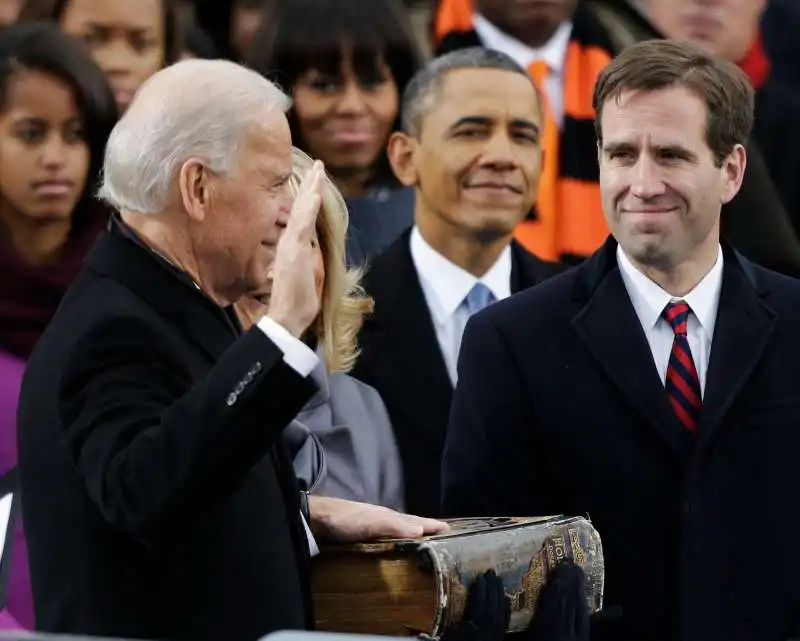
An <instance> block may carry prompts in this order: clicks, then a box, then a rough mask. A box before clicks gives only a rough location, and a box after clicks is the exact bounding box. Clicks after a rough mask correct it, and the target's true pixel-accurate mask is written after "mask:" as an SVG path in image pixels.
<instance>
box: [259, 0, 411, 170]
mask: <svg viewBox="0 0 800 641" xmlns="http://www.w3.org/2000/svg"><path fill="white" fill-rule="evenodd" d="M345 47H347V48H352V54H353V64H354V66H355V70H356V73H358V74H359V75H362V74H363V75H364V76H366V77H370V78H373V77H375V75H376V66H377V61H378V59H379V58H381V57H382V58H383V60H384V61H385V63H386V64H387V65H388V67H389V68H390V69H391V71H392V75H393V76H394V80H395V83H396V84H397V89H398V93H399V95H402V93H403V90H404V89H405V87H406V85H407V84H408V82H409V80H411V78H412V76H414V74H415V73H416V72H417V70H419V69H420V68H421V67H422V64H423V59H422V54H421V53H420V51H419V49H418V47H417V43H416V40H415V39H414V35H413V31H412V28H411V23H410V21H409V18H408V15H407V11H406V8H405V7H404V6H403V4H402V3H401V2H400V0H278V1H276V2H275V3H274V6H273V7H272V12H271V14H270V15H269V19H267V20H264V21H263V22H262V24H261V27H260V28H259V30H258V32H257V33H256V36H255V38H254V39H253V45H252V53H251V55H250V58H249V60H248V61H247V64H248V66H249V67H251V68H252V69H254V70H255V71H258V72H259V73H261V74H262V75H264V76H266V77H267V78H269V79H270V80H272V81H273V82H275V83H277V84H278V85H280V86H281V87H283V88H284V89H285V90H286V91H287V92H288V93H289V94H290V95H291V94H292V93H293V89H294V86H295V83H296V82H297V80H298V78H299V77H300V76H301V75H303V74H304V73H305V72H307V71H308V70H310V69H315V70H317V71H319V72H320V73H323V74H326V75H332V76H336V75H338V74H339V73H340V69H341V65H342V57H343V54H344V51H345ZM289 124H290V125H291V128H292V140H293V141H294V144H295V145H296V146H297V147H300V148H302V149H304V151H306V152H308V149H307V148H306V146H305V142H304V141H303V140H302V138H301V136H300V132H299V126H298V123H297V118H296V115H295V113H294V110H292V111H290V112H289ZM399 128H400V114H399V110H398V116H397V120H396V122H395V124H394V129H395V130H397V129H399ZM371 182H372V183H373V184H379V185H386V184H389V185H394V184H396V181H395V178H394V174H393V173H392V171H391V167H390V166H389V160H388V158H387V157H386V154H385V153H383V154H382V155H381V158H380V160H379V163H378V166H377V167H376V171H375V175H374V176H373V180H372V181H371Z"/></svg>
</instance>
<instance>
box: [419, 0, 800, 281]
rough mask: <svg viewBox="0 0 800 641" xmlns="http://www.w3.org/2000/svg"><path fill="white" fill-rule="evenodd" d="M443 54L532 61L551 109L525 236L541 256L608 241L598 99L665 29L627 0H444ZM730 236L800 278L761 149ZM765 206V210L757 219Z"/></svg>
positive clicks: (572, 255)
mask: <svg viewBox="0 0 800 641" xmlns="http://www.w3.org/2000/svg"><path fill="white" fill-rule="evenodd" d="M433 37H434V42H435V47H436V53H437V55H441V54H444V53H447V52H450V51H453V50H455V49H461V48H466V47H472V46H476V45H482V46H485V47H489V48H492V49H498V50H500V51H503V52H504V53H506V54H508V55H510V56H511V57H512V58H514V59H515V60H516V61H517V62H518V63H520V64H522V65H523V66H525V67H527V68H528V69H529V70H530V71H531V74H532V75H533V76H534V78H535V79H536V80H537V83H538V84H539V85H540V88H541V90H542V91H543V94H544V95H545V97H546V99H547V103H548V108H549V117H548V119H547V122H546V126H545V131H544V138H543V148H544V150H545V162H544V166H543V173H542V184H541V187H540V192H539V195H538V198H537V203H536V207H535V208H534V209H533V210H532V211H531V214H530V216H529V217H528V219H527V220H526V221H524V222H523V223H521V224H520V226H519V227H518V229H517V232H516V237H517V239H518V240H519V241H520V242H521V243H522V244H523V245H524V246H525V247H526V248H527V249H528V250H530V251H532V252H533V253H535V254H536V255H538V256H540V257H541V258H545V259H551V260H561V261H564V262H579V261H580V260H582V259H583V258H585V257H586V256H588V255H589V254H591V253H592V252H593V251H594V250H595V249H597V248H598V247H599V246H600V245H601V244H602V242H603V240H604V239H605V238H606V236H607V234H608V228H607V227H606V225H605V222H604V220H603V216H602V210H601V207H600V195H599V185H598V176H599V173H598V165H597V143H596V138H595V132H594V116H595V114H594V112H593V110H592V108H591V98H592V92H593V89H594V85H595V81H596V79H597V76H598V75H599V73H600V70H601V69H602V68H603V67H604V66H605V65H606V64H607V63H608V62H609V61H610V60H611V58H612V57H614V56H615V55H616V54H617V53H619V51H620V50H621V49H623V48H624V47H625V46H626V45H628V44H632V43H633V42H635V41H637V40H640V39H647V38H659V37H661V34H660V33H659V32H658V31H657V30H656V29H655V28H654V27H653V26H652V25H651V24H650V23H649V22H648V21H647V20H646V19H645V18H644V17H643V16H641V15H640V14H639V13H638V12H637V11H636V10H635V9H634V8H632V7H631V6H630V5H629V4H628V2H626V1H625V0H603V1H598V0H594V1H589V0H439V3H438V7H437V10H436V14H435V18H434V33H433ZM748 151H749V155H748V160H750V162H749V164H748V173H747V177H746V179H745V184H744V185H743V186H742V190H741V192H740V194H739V196H737V198H736V199H734V201H733V202H731V203H730V204H729V205H727V206H726V207H725V209H724V211H723V233H724V234H725V235H726V236H727V237H728V238H729V240H730V241H731V242H732V243H733V245H734V246H736V247H737V249H739V251H741V252H742V253H743V254H744V255H745V256H747V257H748V258H750V259H751V260H753V261H754V262H757V263H759V264H762V265H764V266H766V267H769V268H771V269H774V270H776V271H780V272H783V273H785V274H789V275H792V276H800V240H798V236H797V234H796V233H795V231H794V229H793V227H792V223H791V220H790V217H789V215H788V214H787V211H786V207H785V205H784V204H783V203H782V202H781V200H780V198H779V196H778V193H777V190H776V189H775V186H774V184H773V181H772V180H771V178H770V175H769V172H768V170H767V168H766V166H765V164H764V161H763V158H761V156H760V154H759V153H758V150H756V149H755V148H753V149H749V150H748ZM754 211H757V212H758V214H759V215H758V216H753V215H752V214H753V212H754Z"/></svg>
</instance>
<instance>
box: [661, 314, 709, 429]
mask: <svg viewBox="0 0 800 641" xmlns="http://www.w3.org/2000/svg"><path fill="white" fill-rule="evenodd" d="M691 311H692V310H691V309H690V308H689V305H687V304H686V303H684V302H683V301H682V300H679V301H676V302H674V303H669V304H668V305H667V306H666V307H665V308H664V313H663V314H662V315H663V316H664V318H665V319H666V320H667V322H668V323H669V324H670V325H672V331H674V332H675V339H674V340H673V341H672V352H671V353H670V355H669V365H668V366H667V380H666V388H667V394H668V395H669V400H670V403H672V407H673V409H674V410H675V414H676V415H677V417H678V420H679V421H680V422H681V423H683V425H684V427H685V428H686V429H687V430H689V431H690V432H695V431H696V430H697V425H698V423H699V422H700V412H701V411H702V409H703V400H702V395H701V392H700V379H699V378H698V376H697V368H695V366H694V360H693V359H692V350H691V348H690V347H689V341H688V339H687V338H686V322H687V320H688V319H689V313H690V312H691Z"/></svg>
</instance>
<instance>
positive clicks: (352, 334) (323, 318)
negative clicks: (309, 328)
mask: <svg viewBox="0 0 800 641" xmlns="http://www.w3.org/2000/svg"><path fill="white" fill-rule="evenodd" d="M292 151H293V163H292V177H291V180H290V189H291V190H292V193H293V194H297V190H298V188H299V187H300V182H301V181H302V180H303V177H304V176H305V175H306V173H307V172H308V171H309V170H310V169H311V165H312V164H313V160H312V159H311V158H310V157H309V156H308V155H306V154H305V153H304V152H302V151H300V150H299V149H297V148H295V149H293V150H292ZM347 224H348V214H347V205H345V202H344V198H342V194H341V193H340V192H339V190H338V189H337V188H336V185H334V184H333V182H332V181H331V179H330V178H326V184H325V189H324V192H323V194H322V205H321V207H320V211H319V216H318V217H317V235H318V237H319V246H320V249H321V250H322V259H323V263H324V264H325V283H324V286H323V288H322V301H321V305H320V313H319V316H318V317H317V320H316V323H315V325H314V331H315V332H316V335H317V339H318V341H319V345H320V346H321V347H322V350H323V354H324V360H325V366H326V368H327V370H328V371H329V372H349V371H350V370H351V369H352V368H353V365H355V361H356V358H358V346H357V342H356V337H357V335H358V331H359V330H360V329H361V325H362V323H363V322H364V316H365V315H366V314H369V313H370V312H371V311H372V309H373V301H372V299H371V298H369V297H367V296H366V294H365V293H364V290H363V289H362V287H361V284H360V283H361V276H362V271H361V270H360V269H348V268H347V264H346V258H345V241H346V235H347Z"/></svg>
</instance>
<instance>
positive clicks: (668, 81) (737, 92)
mask: <svg viewBox="0 0 800 641" xmlns="http://www.w3.org/2000/svg"><path fill="white" fill-rule="evenodd" d="M670 87H684V88H686V89H688V90H689V91H691V92H692V93H694V94H695V95H696V96H697V97H698V98H700V99H701V100H702V101H703V102H704V103H705V105H706V110H707V112H708V115H707V120H706V142H707V144H708V146H709V148H710V149H711V151H712V153H713V154H714V159H715V161H716V163H717V164H718V165H722V163H723V161H724V160H725V158H727V157H728V155H729V154H730V153H731V152H732V151H733V148H734V147H735V146H736V145H746V144H747V141H748V138H749V137H750V133H751V131H752V129H753V112H754V102H755V97H754V92H753V87H752V85H751V84H750V81H749V80H748V78H747V76H746V75H745V74H744V72H743V71H742V70H741V69H739V68H738V67H737V66H736V65H735V64H733V63H731V62H728V61H727V60H722V59H720V58H716V57H714V56H713V55H711V54H708V53H705V52H704V51H702V50H701V49H699V48H697V47H696V46H694V45H691V44H687V43H683V42H677V41H674V40H643V41H641V42H638V43H636V44H634V45H631V46H630V47H627V48H626V49H623V51H622V52H621V53H620V54H619V55H618V56H617V57H616V58H614V59H613V60H612V61H611V62H610V63H609V64H608V65H607V66H606V67H605V68H604V69H603V71H602V72H601V73H600V76H599V77H598V78H597V83H596V84H595V87H594V95H593V98H592V104H593V106H594V110H595V113H596V114H597V116H596V118H595V131H596V133H597V140H598V142H599V143H600V144H602V143H603V128H602V115H603V107H604V106H605V105H606V103H607V102H608V101H609V100H619V98H620V96H621V95H622V94H623V93H625V92H627V91H644V92H649V91H659V90H661V89H667V88H670Z"/></svg>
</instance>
